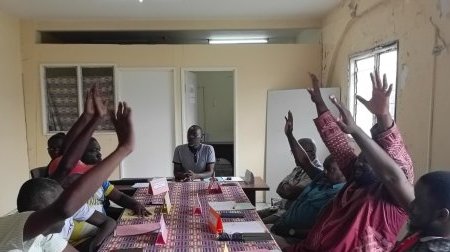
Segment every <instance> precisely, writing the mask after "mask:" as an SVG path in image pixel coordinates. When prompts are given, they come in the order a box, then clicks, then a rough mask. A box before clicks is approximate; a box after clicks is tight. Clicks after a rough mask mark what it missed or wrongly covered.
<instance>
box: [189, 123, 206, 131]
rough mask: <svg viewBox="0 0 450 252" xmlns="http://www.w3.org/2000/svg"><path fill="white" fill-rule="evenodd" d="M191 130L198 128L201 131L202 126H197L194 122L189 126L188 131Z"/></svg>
mask: <svg viewBox="0 0 450 252" xmlns="http://www.w3.org/2000/svg"><path fill="white" fill-rule="evenodd" d="M191 130H200V131H202V132H203V129H202V127H200V126H198V125H195V124H194V125H192V126H191V127H189V129H188V131H191Z"/></svg>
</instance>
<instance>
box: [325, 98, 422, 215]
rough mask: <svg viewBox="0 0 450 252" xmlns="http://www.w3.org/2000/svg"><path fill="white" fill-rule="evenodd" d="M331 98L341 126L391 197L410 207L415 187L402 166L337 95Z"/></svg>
mask: <svg viewBox="0 0 450 252" xmlns="http://www.w3.org/2000/svg"><path fill="white" fill-rule="evenodd" d="M331 100H332V102H333V103H334V104H335V105H336V107H337V108H338V109H339V111H340V113H341V116H342V120H341V121H338V124H339V127H340V128H341V129H342V130H343V131H344V132H346V133H348V134H351V135H352V136H353V138H354V139H355V141H356V143H357V144H358V145H359V147H360V148H361V151H362V152H364V154H365V157H366V159H367V161H368V162H369V164H370V165H371V166H372V169H374V172H375V173H376V174H377V175H378V177H379V178H380V180H381V181H382V182H383V184H384V186H386V188H387V189H388V191H389V192H390V194H391V197H392V198H393V199H394V200H395V201H396V202H397V204H398V205H399V206H401V207H402V208H404V209H408V206H409V204H410V203H411V202H412V201H413V200H414V187H413V185H412V184H411V183H410V182H409V181H408V179H407V177H406V176H405V174H404V173H403V171H402V169H401V168H400V166H399V165H398V164H397V163H396V162H395V161H394V160H393V159H392V158H391V157H390V156H389V155H388V154H387V153H386V151H385V150H384V149H383V148H381V147H380V146H379V145H378V144H377V143H376V142H375V141H374V140H372V139H371V138H370V137H369V136H368V135H366V133H364V131H363V130H362V129H361V128H359V127H358V126H357V125H356V123H355V121H354V120H353V118H352V115H351V113H350V111H348V110H347V109H346V108H344V106H343V104H342V103H340V102H338V101H337V100H336V98H335V97H331Z"/></svg>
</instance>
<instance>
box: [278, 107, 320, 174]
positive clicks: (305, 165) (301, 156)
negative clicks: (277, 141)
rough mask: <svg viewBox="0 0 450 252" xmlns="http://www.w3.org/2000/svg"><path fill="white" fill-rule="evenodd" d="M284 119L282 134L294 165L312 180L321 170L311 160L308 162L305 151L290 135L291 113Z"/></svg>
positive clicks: (292, 119) (291, 129)
mask: <svg viewBox="0 0 450 252" xmlns="http://www.w3.org/2000/svg"><path fill="white" fill-rule="evenodd" d="M284 119H285V120H286V124H285V125H284V133H285V134H286V137H287V139H288V142H289V146H290V147H291V151H292V154H293V155H294V159H295V164H296V165H297V166H300V167H301V168H302V169H303V170H305V172H306V174H307V175H308V177H310V178H311V180H313V179H314V178H315V177H316V176H317V175H318V174H320V173H322V170H320V169H319V168H317V167H316V166H315V165H314V164H313V163H312V162H311V160H309V157H308V154H306V151H305V150H304V149H303V147H302V146H301V145H300V144H299V143H298V142H297V140H296V139H295V137H294V134H293V133H292V132H293V129H294V117H293V116H292V112H291V111H289V112H288V116H287V117H284Z"/></svg>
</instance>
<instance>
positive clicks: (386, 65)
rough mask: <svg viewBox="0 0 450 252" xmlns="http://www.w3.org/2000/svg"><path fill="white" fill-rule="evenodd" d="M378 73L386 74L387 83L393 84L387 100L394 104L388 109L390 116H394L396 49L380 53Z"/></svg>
mask: <svg viewBox="0 0 450 252" xmlns="http://www.w3.org/2000/svg"><path fill="white" fill-rule="evenodd" d="M380 74H381V75H383V74H386V78H387V81H388V84H393V87H392V93H391V97H390V99H389V102H390V103H392V104H393V105H394V106H390V110H391V113H392V116H395V101H396V96H397V95H396V89H397V83H396V82H397V50H394V51H389V52H386V53H382V54H380ZM393 112H394V113H393Z"/></svg>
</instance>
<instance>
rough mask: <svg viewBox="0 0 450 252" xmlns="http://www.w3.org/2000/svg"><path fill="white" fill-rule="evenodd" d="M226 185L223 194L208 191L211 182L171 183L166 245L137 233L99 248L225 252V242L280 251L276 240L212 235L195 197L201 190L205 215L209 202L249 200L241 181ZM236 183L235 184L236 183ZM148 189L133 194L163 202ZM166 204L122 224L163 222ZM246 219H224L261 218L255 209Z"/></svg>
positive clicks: (233, 248)
mask: <svg viewBox="0 0 450 252" xmlns="http://www.w3.org/2000/svg"><path fill="white" fill-rule="evenodd" d="M227 184H229V185H228V186H222V187H221V188H222V193H221V194H208V191H207V188H208V183H207V182H183V183H176V182H169V188H170V191H169V195H170V198H171V202H172V210H171V212H170V213H169V214H168V215H167V214H164V219H165V221H166V225H167V227H168V230H169V233H168V241H167V243H166V244H165V245H155V241H156V236H157V234H156V233H149V234H145V235H136V236H128V237H114V236H112V235H111V236H110V237H109V238H108V239H106V240H105V242H104V243H103V245H102V246H101V247H100V249H99V251H114V250H119V251H120V250H121V249H132V248H142V251H194V252H196V251H198V252H200V251H210V252H219V251H220V252H222V251H223V249H224V247H225V244H227V245H228V248H229V250H230V251H249V250H256V249H268V250H280V248H279V247H278V245H277V244H276V242H275V241H274V240H273V239H271V240H264V241H249V242H235V241H227V242H224V241H217V239H216V235H215V234H212V233H211V232H210V231H209V229H208V225H207V221H206V218H205V217H204V216H198V215H193V206H194V205H195V204H194V200H195V199H196V197H195V196H196V195H197V193H198V195H199V199H200V204H201V208H202V212H203V214H205V213H207V210H208V201H228V200H234V201H236V202H238V203H245V202H246V203H248V202H249V200H248V198H247V196H246V194H245V193H244V191H243V189H242V188H241V187H240V186H239V185H238V184H237V183H227ZM232 184H233V185H232ZM147 190H148V189H147V188H139V189H137V190H136V193H135V194H134V195H133V197H134V198H135V199H136V200H137V201H139V202H141V203H143V204H145V205H148V204H149V203H150V202H157V203H160V202H162V198H163V197H162V196H161V195H156V196H152V195H149V194H147ZM161 211H162V206H161V205H160V206H157V207H156V209H155V214H154V215H152V216H151V217H150V218H147V219H144V218H138V219H134V220H122V218H119V220H118V221H117V224H118V225H126V224H138V223H146V222H147V223H154V222H159V220H160V217H161V214H162V213H161ZM242 212H244V218H236V219H230V218H224V219H222V220H223V222H230V221H231V222H233V221H234V222H238V221H261V219H260V218H259V216H258V214H257V213H256V211H255V210H242Z"/></svg>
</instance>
